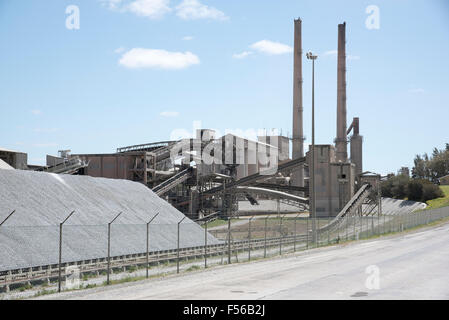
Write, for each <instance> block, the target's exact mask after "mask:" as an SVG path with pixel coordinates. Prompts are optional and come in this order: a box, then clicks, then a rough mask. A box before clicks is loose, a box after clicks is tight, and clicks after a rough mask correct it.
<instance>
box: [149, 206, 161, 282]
mask: <svg viewBox="0 0 449 320" xmlns="http://www.w3.org/2000/svg"><path fill="white" fill-rule="evenodd" d="M158 215H159V212H158V213H156V214H155V215H154V216H153V218H151V220H150V221H149V222H148V223H147V252H146V256H147V257H146V260H147V268H146V269H147V272H146V276H147V278H148V268H149V267H150V223H151V222H153V220H154V219H155V218H156V217H157V216H158Z"/></svg>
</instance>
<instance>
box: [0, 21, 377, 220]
mask: <svg viewBox="0 0 449 320" xmlns="http://www.w3.org/2000/svg"><path fill="white" fill-rule="evenodd" d="M293 27H294V36H293V41H294V53H293V108H292V110H293V114H292V136H291V137H287V136H282V135H261V136H258V137H257V140H251V139H247V138H243V137H239V136H236V135H232V134H227V135H225V136H221V137H217V136H216V132H215V131H213V130H210V129H198V130H197V132H196V136H194V137H191V138H190V139H182V140H178V141H156V142H149V143H144V144H138V145H130V146H125V147H119V148H117V150H115V152H111V153H107V154H82V153H78V154H71V152H70V150H61V151H59V155H58V156H47V165H46V166H42V167H35V168H31V167H30V166H27V164H26V154H23V153H18V152H12V151H8V150H2V149H0V158H1V159H2V160H4V161H5V162H6V163H7V164H9V165H11V166H12V167H14V168H16V169H34V170H37V171H46V172H51V173H66V174H77V175H87V176H91V177H103V178H110V179H124V180H131V181H136V182H140V183H142V184H143V185H145V186H147V187H148V188H150V189H152V190H153V191H154V192H155V193H156V194H157V195H158V196H160V197H161V198H163V199H164V200H166V201H168V202H169V203H170V204H172V205H173V206H174V207H175V208H177V209H178V210H180V211H181V212H183V213H184V214H187V215H189V216H190V217H192V218H198V217H204V216H207V215H209V214H217V213H219V214H220V215H223V216H232V215H238V214H239V211H241V212H253V213H257V212H260V213H264V212H266V211H267V208H273V205H276V206H277V208H280V207H281V205H280V203H282V207H285V208H286V207H288V208H289V209H288V210H290V212H291V211H292V210H296V211H297V212H302V211H308V210H309V207H310V203H309V202H310V201H309V198H308V195H309V194H315V201H314V203H315V206H316V208H315V212H316V215H317V216H337V215H338V214H339V213H340V212H341V211H342V210H343V209H344V207H345V205H347V204H348V203H349V202H351V199H352V201H353V202H354V201H355V199H353V198H354V197H358V196H359V195H357V191H358V190H359V189H360V188H361V187H362V185H364V184H369V185H371V186H373V185H376V184H377V183H376V179H380V177H379V176H378V175H375V174H374V175H370V174H368V175H367V174H364V172H363V152H362V150H363V137H362V136H361V135H360V119H359V118H358V117H355V118H354V119H353V120H352V122H351V124H350V126H349V127H347V99H346V23H342V24H339V25H338V29H337V44H338V57H337V79H336V80H337V81H336V88H337V101H336V137H335V139H334V144H322V145H315V148H314V157H313V158H314V168H315V175H314V177H315V185H314V188H315V189H314V190H312V187H313V186H312V184H311V183H309V180H310V175H311V170H310V169H309V167H311V159H312V155H311V151H310V150H311V148H310V146H309V151H308V152H307V153H306V154H305V155H304V153H305V152H304V126H303V110H304V107H303V88H302V87H303V76H302V55H303V51H302V20H301V19H295V20H294V25H293ZM349 135H350V136H349ZM290 141H291V143H290ZM348 144H349V149H350V150H349V154H348ZM290 145H291V152H290ZM290 154H291V156H290ZM313 191H315V192H313ZM243 201H247V202H248V203H249V204H250V205H251V206H252V208H250V209H249V208H248V206H247V205H246V206H245V205H241V207H245V208H244V209H242V210H240V209H239V203H240V204H241V203H242V202H243ZM366 201H368V200H366ZM362 202H363V201H362ZM292 207H293V208H296V209H292ZM271 210H272V209H271ZM279 210H280V209H278V213H279ZM286 210H287V209H286Z"/></svg>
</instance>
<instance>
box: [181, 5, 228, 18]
mask: <svg viewBox="0 0 449 320" xmlns="http://www.w3.org/2000/svg"><path fill="white" fill-rule="evenodd" d="M176 15H177V16H178V17H180V18H181V19H184V20H196V19H213V20H227V19H229V18H228V17H227V16H226V15H225V14H224V12H222V11H220V10H218V9H216V8H214V7H209V6H206V5H204V4H202V3H200V2H199V1H198V0H183V1H182V2H181V4H179V5H178V6H177V7H176Z"/></svg>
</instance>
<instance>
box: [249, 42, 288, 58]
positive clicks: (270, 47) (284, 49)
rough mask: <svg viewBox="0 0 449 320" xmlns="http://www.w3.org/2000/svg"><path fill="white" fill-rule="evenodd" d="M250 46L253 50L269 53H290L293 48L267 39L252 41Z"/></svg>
mask: <svg viewBox="0 0 449 320" xmlns="http://www.w3.org/2000/svg"><path fill="white" fill-rule="evenodd" d="M250 47H251V48H252V49H254V50H257V51H260V52H263V53H267V54H270V55H274V54H284V53H290V52H292V51H293V48H292V47H290V46H288V45H286V44H283V43H280V42H273V41H269V40H261V41H258V42H256V43H253V44H252V45H251V46H250Z"/></svg>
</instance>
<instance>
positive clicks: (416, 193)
mask: <svg viewBox="0 0 449 320" xmlns="http://www.w3.org/2000/svg"><path fill="white" fill-rule="evenodd" d="M407 196H408V199H409V200H412V201H421V200H422V198H423V183H422V182H421V181H419V180H410V181H409V182H408V183H407Z"/></svg>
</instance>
